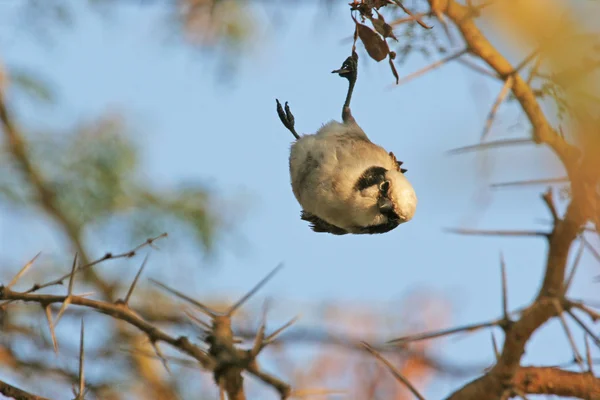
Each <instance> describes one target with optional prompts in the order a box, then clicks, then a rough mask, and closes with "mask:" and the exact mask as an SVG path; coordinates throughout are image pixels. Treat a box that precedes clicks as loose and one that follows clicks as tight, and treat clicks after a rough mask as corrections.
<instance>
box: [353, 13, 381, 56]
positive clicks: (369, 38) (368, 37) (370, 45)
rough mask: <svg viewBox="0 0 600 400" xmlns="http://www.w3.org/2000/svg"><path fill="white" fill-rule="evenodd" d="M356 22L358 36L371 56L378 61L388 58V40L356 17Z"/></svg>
mask: <svg viewBox="0 0 600 400" xmlns="http://www.w3.org/2000/svg"><path fill="white" fill-rule="evenodd" d="M352 18H353V19H354V17H352ZM354 22H355V23H356V29H357V31H358V37H359V38H360V40H361V41H362V42H363V44H364V45H365V49H366V50H367V53H368V54H369V56H370V57H371V58H372V59H373V60H375V61H377V62H379V61H381V60H383V59H384V58H386V57H387V55H388V54H389V52H390V49H389V47H388V45H387V43H386V41H385V40H384V39H383V38H382V37H381V36H380V35H379V34H378V33H377V32H375V31H374V30H372V29H371V28H369V27H368V26H366V25H363V24H360V23H359V22H358V21H356V19H354Z"/></svg>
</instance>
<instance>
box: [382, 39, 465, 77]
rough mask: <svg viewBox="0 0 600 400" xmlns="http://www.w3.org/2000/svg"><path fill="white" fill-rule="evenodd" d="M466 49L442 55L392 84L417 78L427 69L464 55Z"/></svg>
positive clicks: (435, 67) (429, 69)
mask: <svg viewBox="0 0 600 400" xmlns="http://www.w3.org/2000/svg"><path fill="white" fill-rule="evenodd" d="M468 51H469V49H467V48H465V49H462V50H460V51H458V52H456V53H454V54H451V55H449V56H447V57H444V58H442V59H441V60H438V61H436V62H434V63H432V64H429V65H428V66H426V67H424V68H421V69H420V70H418V71H415V72H413V73H412V74H409V75H406V76H405V77H403V78H402V79H400V80H399V81H398V83H396V84H394V86H399V85H401V84H403V83H406V82H409V81H412V80H413V79H415V78H418V77H419V76H421V75H423V74H426V73H427V72H429V71H432V70H434V69H437V68H439V67H441V66H443V65H444V64H446V63H448V62H450V61H453V60H455V59H457V58H459V57H461V56H463V55H465V54H466V53H467V52H468Z"/></svg>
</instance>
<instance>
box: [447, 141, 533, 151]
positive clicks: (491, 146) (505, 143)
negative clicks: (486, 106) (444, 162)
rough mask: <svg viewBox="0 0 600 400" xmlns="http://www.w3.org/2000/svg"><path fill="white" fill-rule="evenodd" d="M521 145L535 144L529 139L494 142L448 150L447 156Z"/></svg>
mask: <svg viewBox="0 0 600 400" xmlns="http://www.w3.org/2000/svg"><path fill="white" fill-rule="evenodd" d="M522 144H535V142H534V141H533V140H531V139H508V140H496V141H491V142H485V143H479V144H474V145H471V146H464V147H458V148H456V149H452V150H448V151H447V154H461V153H467V152H469V151H479V150H489V149H494V148H499V147H508V146H519V145H522Z"/></svg>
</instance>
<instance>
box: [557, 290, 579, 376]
mask: <svg viewBox="0 0 600 400" xmlns="http://www.w3.org/2000/svg"><path fill="white" fill-rule="evenodd" d="M552 302H553V303H554V308H556V312H557V313H558V317H559V318H560V322H561V324H562V326H563V329H564V331H565V334H566V335H567V339H568V340H569V344H570V345H571V349H572V350H573V357H574V358H575V362H577V364H579V366H580V367H581V370H582V371H585V368H584V366H583V358H582V357H581V354H579V350H578V349H577V345H576V344H575V339H573V335H572V334H571V330H570V329H569V325H568V324H567V320H566V319H565V316H564V315H563V313H564V312H565V310H564V309H563V307H562V305H561V304H560V301H558V299H554V300H553V301H552Z"/></svg>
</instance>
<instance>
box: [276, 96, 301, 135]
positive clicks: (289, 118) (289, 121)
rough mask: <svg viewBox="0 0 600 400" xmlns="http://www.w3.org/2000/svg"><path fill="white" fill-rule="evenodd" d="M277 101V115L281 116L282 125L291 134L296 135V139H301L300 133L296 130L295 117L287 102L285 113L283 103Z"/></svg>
mask: <svg viewBox="0 0 600 400" xmlns="http://www.w3.org/2000/svg"><path fill="white" fill-rule="evenodd" d="M275 101H276V102H277V115H279V119H280V120H281V123H282V124H283V126H285V127H286V128H287V129H288V130H289V131H290V132H292V135H294V137H295V138H296V139H300V135H298V133H297V132H296V129H295V128H294V123H295V120H294V115H293V114H292V112H291V111H290V107H289V106H288V103H287V101H286V102H285V112H284V111H283V107H281V103H280V102H279V100H278V99H275Z"/></svg>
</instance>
